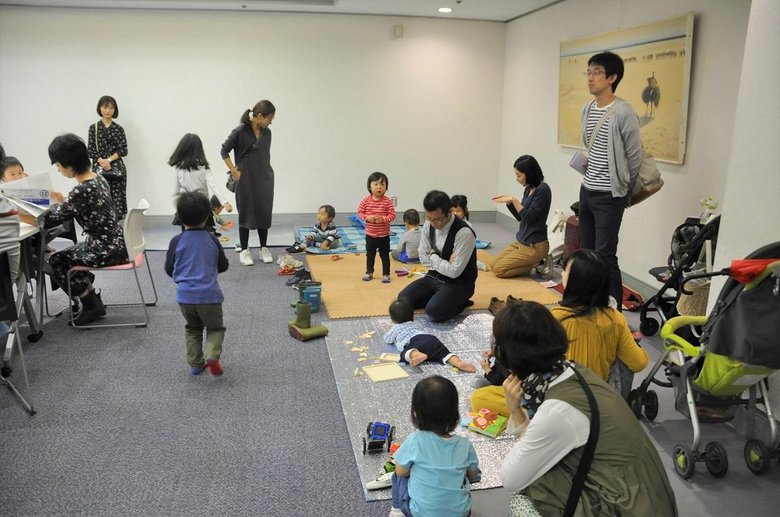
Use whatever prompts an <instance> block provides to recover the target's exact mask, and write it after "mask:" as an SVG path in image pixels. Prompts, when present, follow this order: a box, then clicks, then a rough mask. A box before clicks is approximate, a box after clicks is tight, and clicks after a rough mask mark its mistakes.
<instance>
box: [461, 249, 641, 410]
mask: <svg viewBox="0 0 780 517" xmlns="http://www.w3.org/2000/svg"><path fill="white" fill-rule="evenodd" d="M563 288H564V290H563V299H562V300H561V302H560V304H559V305H558V306H557V307H553V308H552V309H551V310H550V311H551V312H552V315H553V316H554V317H555V319H557V320H558V321H559V322H561V324H562V325H563V328H564V329H565V330H566V337H567V338H568V339H569V349H568V351H567V352H566V358H567V359H570V360H573V361H574V362H576V363H577V364H581V365H583V366H587V367H588V368H590V369H591V370H592V371H593V372H594V373H595V374H596V375H598V376H599V377H600V378H602V379H603V380H605V381H608V382H609V383H610V384H611V385H612V387H614V388H615V389H616V390H617V391H618V392H620V393H621V395H623V397H624V398H626V397H627V396H628V392H629V391H630V390H631V385H630V384H631V383H630V378H626V377H625V376H614V375H613V378H610V370H611V369H612V366H613V364H615V363H616V362H618V361H619V363H617V364H620V363H622V365H621V367H620V368H617V370H620V369H624V370H625V369H627V370H628V371H630V372H634V373H636V372H640V371H642V370H643V369H644V368H645V367H646V366H647V363H648V362H649V361H650V358H649V356H648V355H647V352H646V351H645V350H643V349H642V348H641V347H640V346H639V345H637V344H636V341H634V338H633V336H632V335H631V330H630V329H629V328H628V323H626V319H625V317H623V315H622V314H621V313H620V312H618V310H617V309H615V305H614V304H615V301H614V298H611V297H610V296H609V266H608V265H607V263H606V261H605V260H604V258H603V257H602V255H601V254H600V253H599V252H597V251H593V250H583V249H580V250H577V251H575V252H574V253H572V255H571V257H569V259H568V260H567V262H566V267H565V268H564V271H563ZM623 366H624V368H623ZM621 377H623V378H622V380H623V382H622V383H621V382H620V381H621ZM630 377H632V376H630ZM471 407H472V410H473V411H475V412H476V411H479V409H481V408H487V409H490V410H491V411H496V412H498V413H500V414H502V415H504V416H509V410H508V409H507V407H506V402H505V398H504V389H503V387H502V386H486V387H484V388H479V389H476V390H474V392H473V393H472V394H471Z"/></svg>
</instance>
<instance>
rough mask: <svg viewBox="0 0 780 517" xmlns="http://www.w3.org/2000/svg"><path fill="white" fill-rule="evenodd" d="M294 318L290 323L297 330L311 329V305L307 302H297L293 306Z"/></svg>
mask: <svg viewBox="0 0 780 517" xmlns="http://www.w3.org/2000/svg"><path fill="white" fill-rule="evenodd" d="M295 315H296V318H295V319H294V320H292V321H291V322H290V325H295V326H296V327H298V328H302V329H307V328H309V327H311V304H310V303H308V302H298V303H296V304H295Z"/></svg>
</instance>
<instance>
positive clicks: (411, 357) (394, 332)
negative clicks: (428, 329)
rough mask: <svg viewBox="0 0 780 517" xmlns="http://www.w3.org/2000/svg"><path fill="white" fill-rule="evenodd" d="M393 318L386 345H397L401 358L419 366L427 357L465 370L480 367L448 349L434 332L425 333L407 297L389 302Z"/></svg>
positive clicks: (428, 359)
mask: <svg viewBox="0 0 780 517" xmlns="http://www.w3.org/2000/svg"><path fill="white" fill-rule="evenodd" d="M389 312H390V319H391V320H392V321H393V323H394V325H393V327H392V328H391V329H390V330H389V331H388V332H387V334H385V338H384V342H385V344H386V345H393V346H395V347H396V348H397V349H398V351H399V352H401V361H405V362H407V363H409V364H411V365H412V366H417V365H418V364H420V363H423V362H425V361H435V362H438V363H442V364H444V363H447V364H450V365H452V366H454V367H455V368H457V369H459V370H463V371H464V372H470V373H474V372H476V371H477V367H476V366H474V365H473V364H471V363H467V362H465V361H461V359H460V358H459V357H458V356H457V355H455V354H453V353H452V352H450V351H449V349H448V348H447V347H446V346H444V345H443V344H442V342H441V341H439V338H437V337H436V336H434V335H431V334H426V333H425V331H424V330H423V328H422V326H421V325H420V324H419V323H417V322H416V321H414V308H413V307H412V304H411V303H409V302H407V301H406V300H403V299H401V300H396V301H394V302H393V303H391V304H390V309H389Z"/></svg>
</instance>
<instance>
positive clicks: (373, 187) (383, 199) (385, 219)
mask: <svg viewBox="0 0 780 517" xmlns="http://www.w3.org/2000/svg"><path fill="white" fill-rule="evenodd" d="M389 186H390V182H389V180H388V179H387V176H385V175H384V173H381V172H374V173H372V174H371V175H370V176H369V177H368V181H366V187H367V188H368V192H369V195H368V196H366V197H364V198H363V199H362V200H361V201H360V204H359V205H358V210H357V216H358V218H360V220H362V221H365V223H366V274H365V275H363V281H365V282H368V281H369V280H371V279H372V278H374V261H375V260H376V252H377V251H379V258H381V259H382V283H384V284H389V283H390V223H391V222H393V220H394V219H395V208H394V207H393V202H392V200H391V199H390V198H389V197H387V196H386V195H385V193H386V192H387V189H388V187H389Z"/></svg>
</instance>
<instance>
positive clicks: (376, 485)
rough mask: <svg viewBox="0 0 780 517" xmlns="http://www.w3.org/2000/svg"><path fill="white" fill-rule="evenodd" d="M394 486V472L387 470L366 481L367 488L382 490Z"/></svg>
mask: <svg viewBox="0 0 780 517" xmlns="http://www.w3.org/2000/svg"><path fill="white" fill-rule="evenodd" d="M391 486H393V473H392V472H385V473H384V474H382V475H381V476H379V477H378V478H376V479H375V480H373V481H369V482H368V483H366V490H380V489H382V488H390V487H391Z"/></svg>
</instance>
